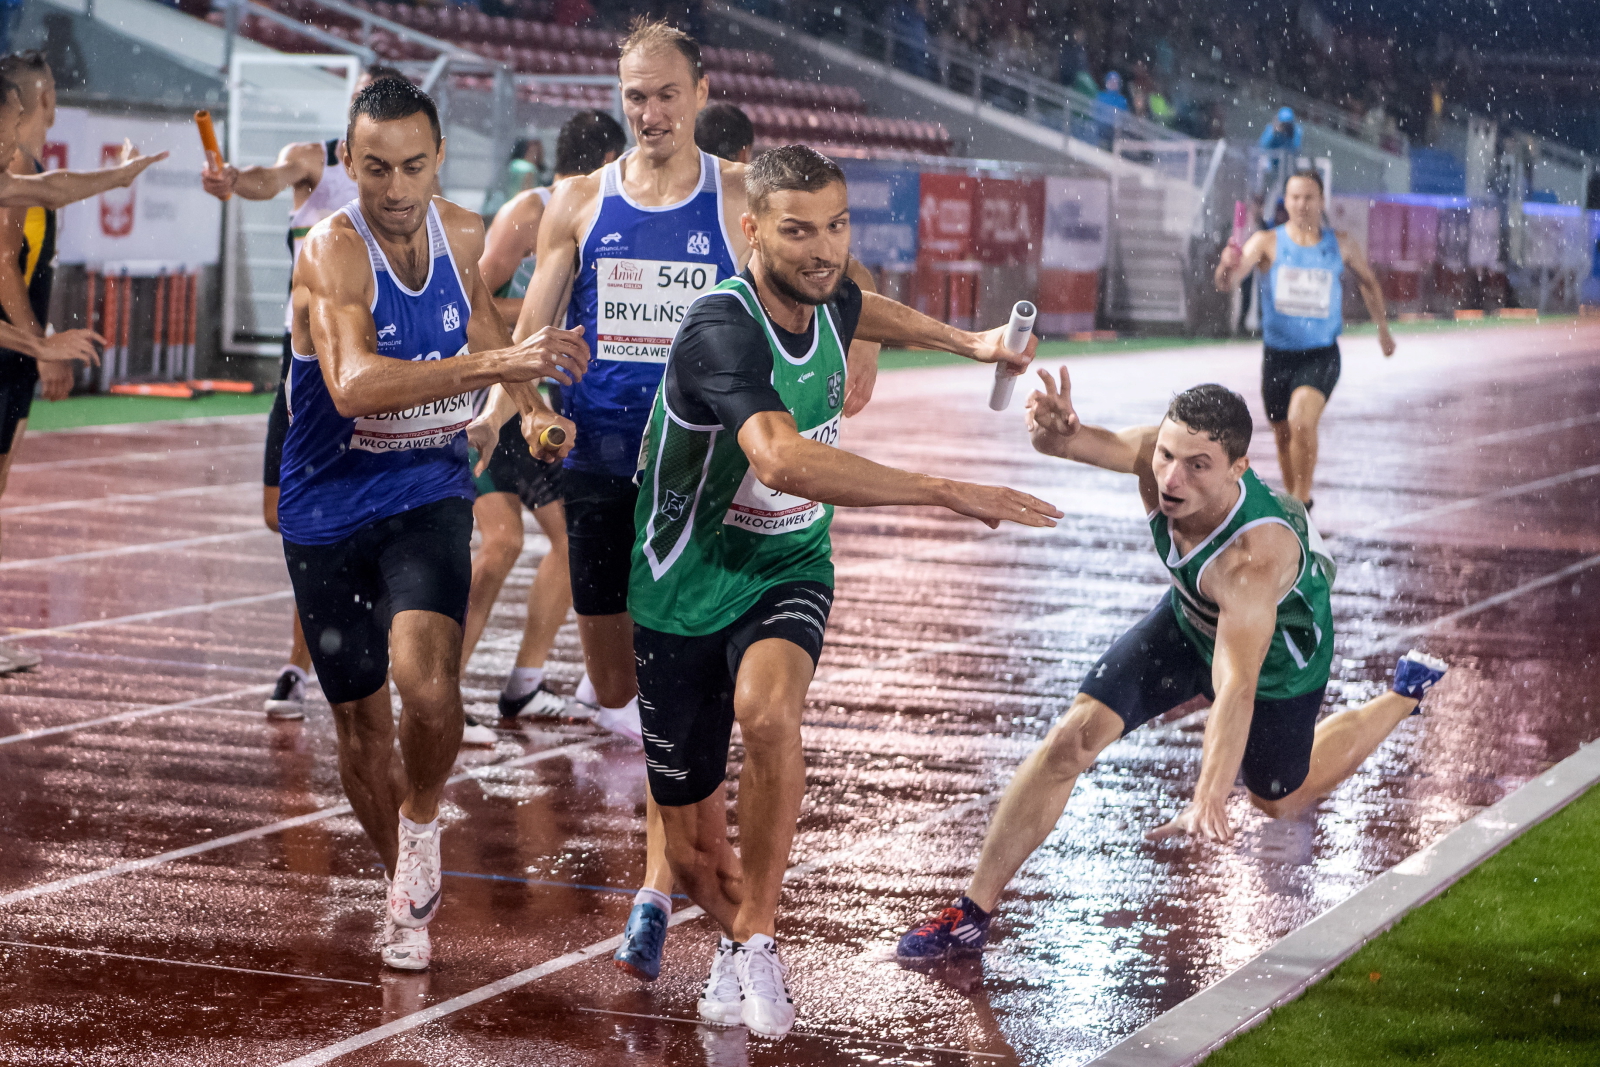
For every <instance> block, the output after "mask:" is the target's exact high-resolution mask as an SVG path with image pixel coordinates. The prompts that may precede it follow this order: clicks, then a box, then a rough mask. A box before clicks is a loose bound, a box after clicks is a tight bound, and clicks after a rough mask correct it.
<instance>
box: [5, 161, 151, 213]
mask: <svg viewBox="0 0 1600 1067" xmlns="http://www.w3.org/2000/svg"><path fill="white" fill-rule="evenodd" d="M122 158H123V163H122V164H121V165H120V166H116V167H106V168H105V169H104V170H53V171H51V172H50V173H48V174H3V173H0V207H45V208H50V209H51V210H55V209H57V208H63V207H66V206H67V205H68V204H73V203H77V202H78V201H79V200H87V199H88V198H89V197H91V196H98V195H99V194H101V193H103V192H105V191H106V190H107V189H122V188H125V187H126V186H129V185H132V184H133V179H135V178H137V177H138V176H139V175H140V174H143V173H144V171H145V168H146V167H149V166H151V165H153V164H156V163H160V162H161V161H162V160H163V159H166V158H167V153H165V152H157V153H156V154H155V155H153V156H141V155H140V154H139V150H138V149H137V148H134V147H133V146H132V145H128V146H126V147H125V148H124V149H123V152H122Z"/></svg>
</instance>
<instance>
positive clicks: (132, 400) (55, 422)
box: [28, 393, 272, 433]
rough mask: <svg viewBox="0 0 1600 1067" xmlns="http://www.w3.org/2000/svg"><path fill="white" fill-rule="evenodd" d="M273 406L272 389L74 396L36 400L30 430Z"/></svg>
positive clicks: (229, 412) (241, 411)
mask: <svg viewBox="0 0 1600 1067" xmlns="http://www.w3.org/2000/svg"><path fill="white" fill-rule="evenodd" d="M271 409H272V394H271V393H249V394H239V393H213V394H212V395H211V396H198V397H195V398H194V399H192V400H171V399H168V398H167V397H162V396H109V395H106V396H73V397H68V398H67V399H65V400H38V399H35V400H34V402H33V411H32V412H31V413H30V414H29V415H28V430H29V432H30V433H31V432H40V431H44V430H68V429H73V428H75V427H78V426H114V425H118V424H120V423H127V422H160V421H161V420H163V419H198V418H209V417H212V416H216V415H264V414H266V413H267V412H268V411H270V410H271Z"/></svg>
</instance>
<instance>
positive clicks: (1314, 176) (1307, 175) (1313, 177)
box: [1283, 167, 1328, 197]
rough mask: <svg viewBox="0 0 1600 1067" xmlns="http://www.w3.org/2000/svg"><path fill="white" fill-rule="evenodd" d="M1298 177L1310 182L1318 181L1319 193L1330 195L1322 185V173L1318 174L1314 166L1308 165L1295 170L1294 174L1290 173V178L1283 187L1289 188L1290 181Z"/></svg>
mask: <svg viewBox="0 0 1600 1067" xmlns="http://www.w3.org/2000/svg"><path fill="white" fill-rule="evenodd" d="M1296 178H1304V179H1305V180H1306V181H1308V182H1316V183H1317V193H1318V195H1320V196H1324V197H1325V196H1327V195H1328V192H1327V190H1326V189H1324V188H1323V187H1322V175H1321V174H1318V173H1317V171H1316V169H1315V168H1314V167H1307V168H1306V169H1305V170H1297V171H1295V172H1294V173H1293V174H1291V175H1289V178H1288V180H1287V181H1285V182H1284V183H1283V187H1284V188H1285V189H1287V188H1289V182H1291V181H1294V180H1295V179H1296Z"/></svg>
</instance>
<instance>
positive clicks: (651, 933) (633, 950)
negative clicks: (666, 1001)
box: [611, 904, 667, 982]
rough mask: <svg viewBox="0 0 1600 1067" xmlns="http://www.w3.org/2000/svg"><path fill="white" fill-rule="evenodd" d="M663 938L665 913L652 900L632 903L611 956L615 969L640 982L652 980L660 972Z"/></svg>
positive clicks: (665, 921) (665, 925) (664, 938)
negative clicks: (618, 942) (619, 943)
mask: <svg viewBox="0 0 1600 1067" xmlns="http://www.w3.org/2000/svg"><path fill="white" fill-rule="evenodd" d="M666 939H667V914H666V912H664V911H662V910H661V909H660V908H658V907H656V906H655V905H654V904H635V905H634V906H633V910H632V911H630V912H628V925H627V926H626V927H625V928H624V929H623V931H622V944H621V946H620V947H618V949H617V951H616V954H615V955H614V956H612V957H611V958H612V959H613V960H615V961H616V962H617V969H618V970H619V971H627V972H628V973H629V974H631V975H633V976H634V977H635V978H637V979H639V981H641V982H654V981H655V980H656V976H657V975H658V974H660V973H661V945H662V943H663V942H665V941H666Z"/></svg>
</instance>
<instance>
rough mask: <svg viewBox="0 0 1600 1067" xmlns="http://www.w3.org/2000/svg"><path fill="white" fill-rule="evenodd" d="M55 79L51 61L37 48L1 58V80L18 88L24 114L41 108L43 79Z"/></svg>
mask: <svg viewBox="0 0 1600 1067" xmlns="http://www.w3.org/2000/svg"><path fill="white" fill-rule="evenodd" d="M54 77H55V73H54V72H53V71H52V70H51V69H50V60H49V59H48V58H46V56H45V54H44V53H43V52H41V51H39V50H38V49H37V48H30V49H28V50H27V51H26V52H12V53H11V54H10V55H8V56H4V57H0V78H4V79H5V80H6V81H8V82H10V83H11V84H12V85H14V86H16V88H17V99H18V100H20V101H21V103H22V109H23V111H24V112H27V111H31V110H33V109H34V108H36V107H38V106H39V98H40V95H41V93H42V82H41V79H44V78H52V79H53V78H54Z"/></svg>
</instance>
